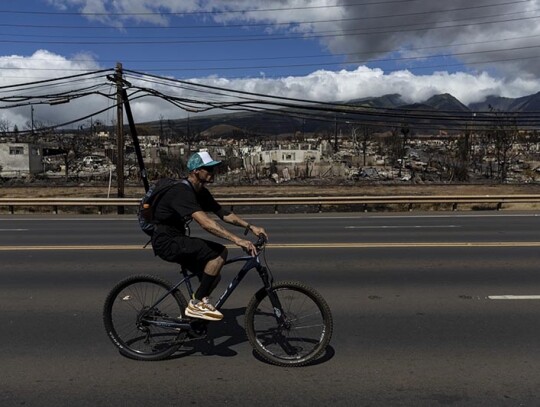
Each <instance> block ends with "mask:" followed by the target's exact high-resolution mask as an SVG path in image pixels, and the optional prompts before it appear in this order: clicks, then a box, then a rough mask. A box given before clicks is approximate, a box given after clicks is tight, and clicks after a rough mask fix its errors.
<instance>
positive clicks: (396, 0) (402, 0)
mask: <svg viewBox="0 0 540 407" xmlns="http://www.w3.org/2000/svg"><path fill="white" fill-rule="evenodd" d="M419 1H423V0H387V1H372V2H362V3H348V4H346V6H347V7H357V6H358V7H360V6H371V5H382V4H398V3H413V2H419ZM521 1H522V2H526V1H531V0H521ZM343 6H344V5H343V4H335V5H331V4H329V5H321V6H302V7H285V8H266V9H265V8H260V9H253V8H252V9H237V10H211V11H183V12H174V11H170V12H167V11H159V12H150V11H149V12H121V13H114V12H99V13H98V12H69V11H62V12H60V11H58V12H55V11H28V10H9V9H8V10H0V14H33V15H83V16H156V15H158V16H159V15H165V16H167V15H173V16H182V15H199V14H200V15H221V14H235V13H240V14H246V13H250V12H273V11H291V10H313V9H328V8H341V7H343Z"/></svg>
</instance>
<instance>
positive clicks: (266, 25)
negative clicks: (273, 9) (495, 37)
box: [0, 0, 538, 30]
mask: <svg viewBox="0 0 540 407" xmlns="http://www.w3.org/2000/svg"><path fill="white" fill-rule="evenodd" d="M529 1H530V0H515V1H510V2H506V3H497V4H485V5H479V6H470V7H459V8H450V9H443V10H430V11H419V12H413V13H402V14H396V13H393V14H386V15H379V16H362V17H354V18H337V19H329V20H312V21H289V22H274V23H244V24H227V25H211V26H209V25H207V24H206V25H180V26H159V27H156V26H140V25H137V26H122V28H123V29H156V30H169V29H216V28H220V29H221V28H222V29H228V28H248V27H275V26H291V25H294V26H298V25H305V24H319V23H331V22H347V21H363V20H378V19H386V18H401V17H413V16H423V15H433V14H439V13H448V12H455V11H470V10H475V9H484V8H493V7H500V6H507V5H513V4H517V3H527V2H529ZM536 11H538V10H524V11H517V12H512V13H508V12H505V13H501V14H492V15H489V16H485V15H484V16H480V17H481V18H486V17H500V16H508V15H513V14H524V13H532V12H536ZM480 17H477V18H480ZM469 19H470V18H469ZM454 21H460V20H454ZM0 27H24V28H47V29H50V28H60V29H63V28H65V29H80V28H83V29H107V30H110V29H111V27H107V26H102V25H101V26H81V25H71V26H66V25H37V24H9V23H2V24H0Z"/></svg>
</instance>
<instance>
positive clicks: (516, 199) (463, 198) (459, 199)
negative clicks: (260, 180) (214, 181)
mask: <svg viewBox="0 0 540 407" xmlns="http://www.w3.org/2000/svg"><path fill="white" fill-rule="evenodd" d="M218 201H219V202H220V203H221V205H222V206H225V207H230V208H231V209H234V208H235V207H254V206H271V207H273V209H274V212H275V213H278V208H279V207H280V206H291V205H293V206H294V205H296V206H305V205H309V206H316V207H317V210H318V211H319V212H322V211H323V209H324V208H325V207H339V206H347V207H351V206H355V207H358V206H360V210H364V211H367V210H368V208H369V207H370V206H374V205H406V207H407V209H408V210H412V209H413V208H414V206H415V205H425V204H447V205H451V207H452V210H454V211H455V210H457V208H458V205H461V204H492V205H496V209H497V210H500V209H502V207H503V204H538V203H540V195H536V194H535V195H453V196H449V195H415V196H407V195H406V196H325V197H263V198H219V199H218ZM138 204H139V199H138V198H0V207H2V206H3V207H8V210H9V213H10V214H14V213H15V208H17V207H32V208H34V207H52V209H53V212H54V213H58V212H59V208H60V207H95V208H96V209H97V213H99V214H102V213H103V208H105V207H117V208H118V213H123V208H124V207H137V206H138Z"/></svg>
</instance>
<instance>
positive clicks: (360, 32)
mask: <svg viewBox="0 0 540 407" xmlns="http://www.w3.org/2000/svg"><path fill="white" fill-rule="evenodd" d="M477 18H478V17H477ZM538 18H540V16H532V17H523V18H511V19H502V20H494V21H485V22H474V23H469V24H454V25H443V26H432V27H423V28H411V29H403V28H399V29H397V30H387V31H366V29H354V30H333V31H320V32H318V33H314V34H301V35H293V36H291V35H275V36H268V35H266V36H261V35H255V36H242V37H239V36H223V35H222V36H219V37H216V36H207V37H203V36H199V37H191V39H187V40H186V39H173V40H170V39H165V38H159V41H154V40H146V41H140V40H137V41H133V40H121V41H44V40H40V41H28V40H0V43H15V44H35V43H39V44H70V45H151V44H162V45H168V44H202V43H226V42H231V43H234V42H252V41H284V40H298V39H317V38H332V37H349V36H370V35H380V34H395V33H403V32H415V31H437V30H443V29H449V28H460V27H468V26H471V25H474V26H478V25H486V24H498V23H508V22H519V21H525V20H532V19H538ZM470 19H471V18H468V19H466V20H470ZM466 20H463V21H466ZM452 21H455V20H452ZM426 24H427V23H416V24H409V25H401V26H400V27H406V26H418V25H426ZM395 27H397V26H390V28H395ZM379 28H385V27H377V28H376V29H379ZM367 30H370V29H367ZM371 30H373V29H371ZM324 33H334V34H324ZM224 37H226V38H224Z"/></svg>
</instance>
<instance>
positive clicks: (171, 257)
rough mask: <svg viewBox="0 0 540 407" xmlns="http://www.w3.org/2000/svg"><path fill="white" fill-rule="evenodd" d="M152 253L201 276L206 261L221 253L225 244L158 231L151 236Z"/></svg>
mask: <svg viewBox="0 0 540 407" xmlns="http://www.w3.org/2000/svg"><path fill="white" fill-rule="evenodd" d="M152 247H153V248H154V253H155V254H156V255H157V256H159V257H160V258H162V259H163V260H166V261H170V262H173V263H179V264H181V265H183V266H184V267H186V268H187V269H188V270H189V271H191V272H193V273H195V274H197V275H199V276H201V275H202V273H203V271H204V267H205V266H206V263H208V262H209V261H210V260H214V259H215V258H217V257H218V256H220V255H221V253H223V250H225V246H223V245H222V244H219V243H216V242H212V241H210V240H205V239H200V238H198V237H189V236H178V235H177V236H171V235H170V234H167V233H158V234H157V236H154V237H153V238H152Z"/></svg>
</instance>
